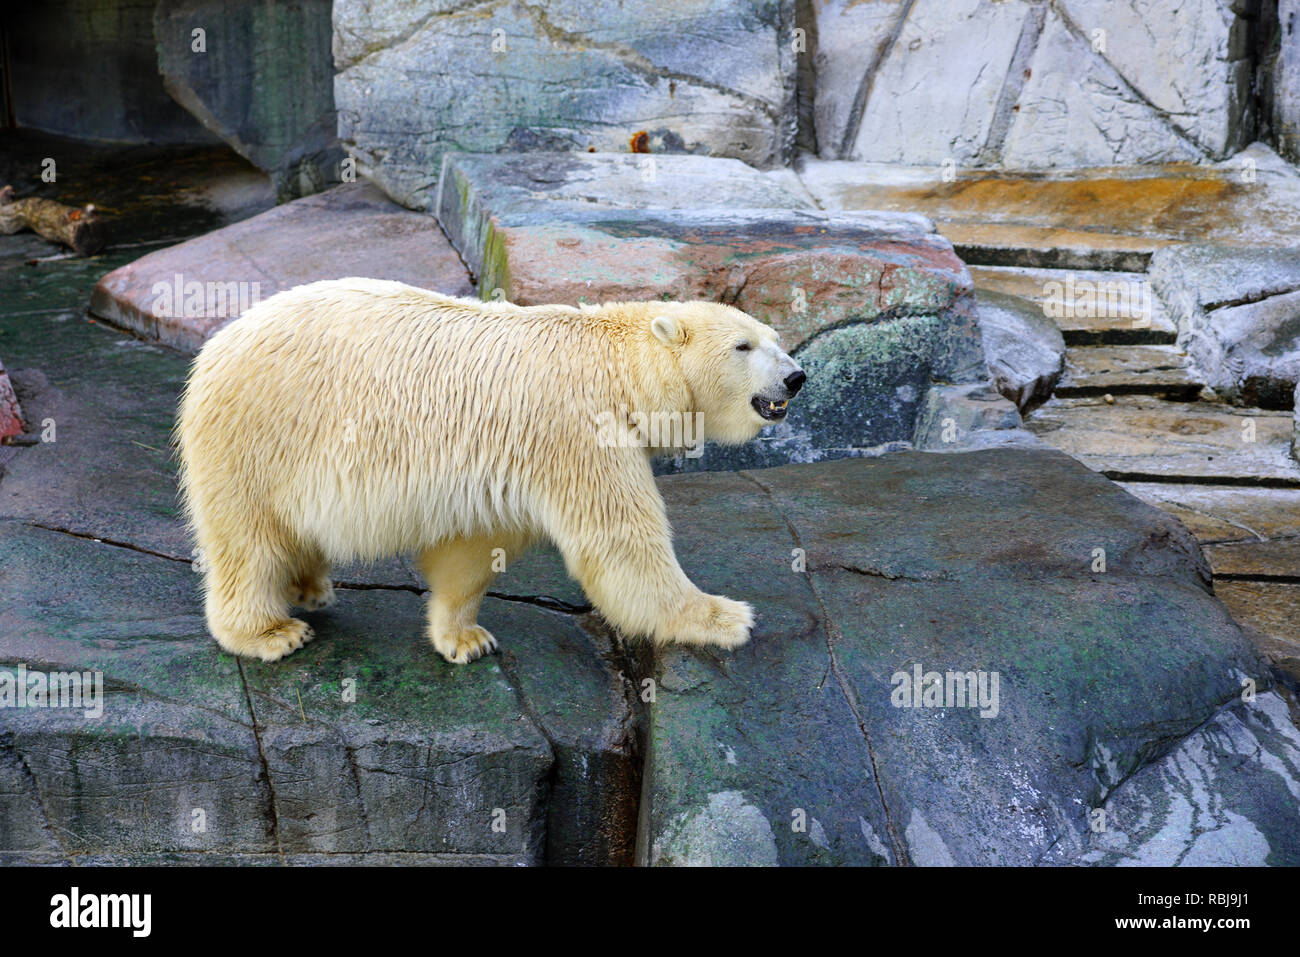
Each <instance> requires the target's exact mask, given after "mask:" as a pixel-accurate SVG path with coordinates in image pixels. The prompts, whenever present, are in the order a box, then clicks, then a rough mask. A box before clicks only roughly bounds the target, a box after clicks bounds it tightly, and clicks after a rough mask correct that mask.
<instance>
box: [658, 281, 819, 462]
mask: <svg viewBox="0 0 1300 957" xmlns="http://www.w3.org/2000/svg"><path fill="white" fill-rule="evenodd" d="M650 316H651V318H650V333H651V335H652V336H653V338H654V339H655V340H656V341H657V342H658V344H659V345H660V346H662V347H663V348H665V349H668V350H670V351H671V352H672V354H673V355H674V357H675V358H676V360H677V366H678V368H679V369H680V370H681V373H682V377H683V378H684V379H685V380H686V385H687V387H688V388H689V389H690V390H691V393H692V394H693V395H694V397H695V411H696V412H698V413H699V416H700V431H701V434H700V438H702V439H704V440H707V441H713V442H724V443H731V444H739V443H741V442H748V441H749V440H750V439H752V438H753V437H754V436H756V435H758V433H759V432H760V431H761V430H762V429H763V427H764V426H767V425H772V424H774V423H776V422H780V421H782V420H783V419H784V418H785V415H786V405H787V403H788V402H789V401H790V400H791V399H793V398H794V396H795V393H797V392H798V391H799V389H800V388H801V387H802V386H803V383H804V380H805V379H806V378H807V376H805V375H804V372H803V370H802V369H800V368H799V365H798V363H796V362H795V361H794V360H793V359H791V358H790V357H789V356H788V355H786V354H785V352H783V351H782V350H781V347H780V345H778V338H777V334H776V331H775V330H774V329H772V328H771V327H770V326H765V325H763V324H762V323H761V322H759V321H757V320H756V319H754V318H753V317H751V316H749V315H746V314H745V313H743V312H741V311H740V310H739V309H735V308H733V307H731V306H724V305H721V304H719V303H714V302H664V303H656V304H655V308H654V309H653V310H652V311H651V313H650Z"/></svg>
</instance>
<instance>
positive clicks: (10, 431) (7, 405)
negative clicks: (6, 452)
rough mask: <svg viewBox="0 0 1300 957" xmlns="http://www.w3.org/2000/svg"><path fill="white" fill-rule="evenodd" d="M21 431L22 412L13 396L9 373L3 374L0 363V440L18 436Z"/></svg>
mask: <svg viewBox="0 0 1300 957" xmlns="http://www.w3.org/2000/svg"><path fill="white" fill-rule="evenodd" d="M22 430H23V410H22V409H20V408H19V407H18V396H16V395H14V387H13V383H12V382H10V381H9V373H7V372H5V367H4V363H3V362H0V440H3V439H7V438H9V436H11V435H18V434H19V433H20V432H22Z"/></svg>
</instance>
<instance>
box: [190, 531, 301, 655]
mask: <svg viewBox="0 0 1300 957" xmlns="http://www.w3.org/2000/svg"><path fill="white" fill-rule="evenodd" d="M201 547H202V554H203V561H204V564H205V566H206V567H205V569H204V591H205V596H204V597H205V601H204V606H205V611H206V613H207V620H208V630H209V631H211V632H212V635H213V637H214V638H216V639H217V644H219V645H220V646H221V647H222V648H224V649H225V650H226V651H228V652H230V653H231V654H232V655H244V656H246V657H249V658H261V659H262V660H263V661H278V660H279V659H281V658H283V657H284V656H285V655H287V654H290V653H291V652H293V651H296V650H297V649H299V648H301V647H302V646H303V645H304V644H306V643H307V642H309V641H311V640H312V638H314V637H315V633H314V632H313V631H312V630H311V627H310V626H309V625H308V624H307V623H306V622H305V621H300V620H299V619H296V618H290V617H289V605H288V600H287V596H286V592H287V589H288V581H289V567H288V565H286V561H288V562H290V563H292V564H295V565H296V561H295V558H296V556H295V555H294V554H293V553H292V552H291V551H290V550H289V549H288V548H287V547H286V546H285V545H284V543H282V542H275V543H272V542H265V541H258V540H256V539H252V538H249V537H247V536H243V537H241V538H239V539H234V540H232V539H226V540H224V541H222V542H221V544H219V545H206V546H201Z"/></svg>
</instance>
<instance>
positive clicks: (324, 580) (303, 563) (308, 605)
mask: <svg viewBox="0 0 1300 957" xmlns="http://www.w3.org/2000/svg"><path fill="white" fill-rule="evenodd" d="M286 595H287V597H288V599H289V604H291V605H293V606H295V607H297V608H301V609H303V610H304V611H319V610H320V609H322V608H328V607H329V606H330V605H332V604H334V585H333V584H332V583H331V582H330V566H329V562H327V561H326V560H325V556H324V554H322V552H321V550H320V549H319V548H316V547H315V546H312V547H310V548H305V549H303V551H302V553H301V555H300V556H299V558H298V562H297V568H296V569H295V571H294V573H293V574H292V575H291V576H290V578H289V588H288V590H287V592H286Z"/></svg>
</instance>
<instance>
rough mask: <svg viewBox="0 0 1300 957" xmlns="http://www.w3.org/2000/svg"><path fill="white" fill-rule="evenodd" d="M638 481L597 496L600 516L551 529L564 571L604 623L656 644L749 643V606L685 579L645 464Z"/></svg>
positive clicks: (577, 516) (579, 517)
mask: <svg viewBox="0 0 1300 957" xmlns="http://www.w3.org/2000/svg"><path fill="white" fill-rule="evenodd" d="M641 478H642V480H641V482H640V483H639V486H638V485H635V484H633V483H628V484H627V485H625V486H621V487H620V488H621V492H616V491H615V490H613V489H610V490H608V491H606V492H605V494H603V495H602V496H601V499H600V500H601V504H602V508H601V511H600V513H598V514H596V515H595V516H593V514H592V513H584V514H572V515H571V516H570V517H569V521H568V522H567V523H566V527H563V528H560V529H557V530H555V531H554V533H553V537H554V539H555V544H556V545H557V546H558V547H559V549H560V551H561V553H563V555H564V560H565V564H566V565H567V566H568V569H569V573H570V574H571V575H573V576H574V577H575V578H577V579H578V581H579V583H580V584H581V585H582V589H583V591H585V592H586V593H587V597H588V598H590V599H591V601H592V604H594V605H595V606H596V609H597V610H598V611H599V612H600V613H601V615H603V616H604V618H605V620H606V621H608V622H609V623H610V624H612V625H614V626H615V627H616V628H618V629H620V630H621V631H623V632H624V633H626V634H629V635H643V636H648V637H650V638H651V639H653V640H654V641H655V642H657V643H660V644H662V643H666V642H674V641H675V642H680V643H682V644H688V645H713V646H716V647H719V648H735V647H736V646H737V645H743V644H744V643H745V642H746V641H748V640H749V632H750V629H751V628H752V627H753V626H754V611H753V609H752V608H750V606H749V605H747V604H746V603H745V602H742V601H733V600H732V599H730V598H726V597H723V596H722V595H710V594H707V593H705V592H703V591H701V590H700V589H699V588H697V587H696V586H695V584H694V583H693V582H692V581H691V580H690V579H689V578H687V577H686V573H685V572H684V571H682V568H681V566H680V565H679V564H678V563H677V555H676V554H675V553H674V552H673V543H672V530H671V529H670V528H669V526H668V519H667V517H666V516H665V514H664V510H663V500H662V499H661V498H660V497H659V492H658V490H657V489H656V488H655V485H654V478H653V476H652V475H650V470H649V467H648V466H647V468H646V469H645V474H644V476H642V477H641Z"/></svg>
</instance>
